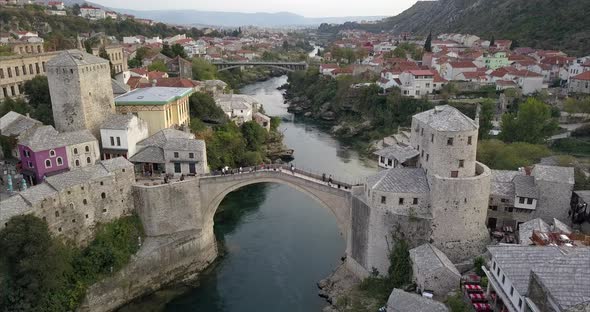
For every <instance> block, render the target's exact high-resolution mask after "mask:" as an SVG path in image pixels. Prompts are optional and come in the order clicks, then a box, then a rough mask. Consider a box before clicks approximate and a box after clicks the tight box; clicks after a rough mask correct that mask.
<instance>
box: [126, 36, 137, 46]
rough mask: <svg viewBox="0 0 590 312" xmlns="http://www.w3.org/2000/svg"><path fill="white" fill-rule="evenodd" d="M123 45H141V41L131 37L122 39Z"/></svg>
mask: <svg viewBox="0 0 590 312" xmlns="http://www.w3.org/2000/svg"><path fill="white" fill-rule="evenodd" d="M123 43H124V44H137V43H141V39H139V38H137V37H135V36H133V37H123Z"/></svg>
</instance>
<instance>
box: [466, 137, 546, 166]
mask: <svg viewBox="0 0 590 312" xmlns="http://www.w3.org/2000/svg"><path fill="white" fill-rule="evenodd" d="M549 155H551V151H550V150H549V149H548V148H547V147H546V146H545V145H536V144H529V143H512V144H506V143H504V142H502V141H500V140H482V141H480V142H479V144H478V145H477V160H478V161H479V162H482V163H484V164H486V165H487V166H488V167H490V168H492V169H499V170H516V169H518V168H520V167H526V166H530V165H534V164H536V163H537V162H539V161H540V160H541V158H543V157H547V156H549Z"/></svg>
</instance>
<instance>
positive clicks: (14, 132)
mask: <svg viewBox="0 0 590 312" xmlns="http://www.w3.org/2000/svg"><path fill="white" fill-rule="evenodd" d="M42 125H43V123H41V122H40V121H38V120H36V119H33V118H31V117H29V116H23V115H21V114H19V113H16V112H13V111H10V112H8V113H7V114H6V115H4V116H2V117H0V136H3V137H5V138H9V140H10V141H12V142H13V143H16V142H17V141H18V139H19V138H21V137H24V136H25V135H26V134H27V133H28V132H29V131H32V130H33V129H35V128H37V127H40V126H42ZM12 148H13V150H12V157H14V158H19V157H20V156H19V154H18V148H17V146H16V144H15V145H14V146H12ZM5 156H8V155H5Z"/></svg>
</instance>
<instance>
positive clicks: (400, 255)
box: [388, 239, 412, 288]
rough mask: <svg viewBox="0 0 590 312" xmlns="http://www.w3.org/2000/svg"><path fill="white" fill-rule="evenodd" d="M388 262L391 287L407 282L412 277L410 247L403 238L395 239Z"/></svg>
mask: <svg viewBox="0 0 590 312" xmlns="http://www.w3.org/2000/svg"><path fill="white" fill-rule="evenodd" d="M389 262H390V265H389V269H388V274H389V278H390V279H391V285H392V286H393V287H392V288H398V287H401V286H403V285H405V284H407V283H409V282H410V280H411V278H412V262H411V261H410V249H409V247H408V243H407V242H406V241H405V240H403V239H398V240H396V242H395V246H394V247H393V251H392V252H391V253H390V255H389Z"/></svg>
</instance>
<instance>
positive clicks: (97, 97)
mask: <svg viewBox="0 0 590 312" xmlns="http://www.w3.org/2000/svg"><path fill="white" fill-rule="evenodd" d="M47 79H48V81H49V91H50V94H51V104H52V108H53V118H54V120H55V127H56V129H57V130H59V131H75V130H82V129H88V130H90V131H91V132H92V134H93V135H94V136H96V137H97V138H98V137H99V131H100V130H99V127H100V124H101V123H102V122H103V121H104V120H105V119H106V118H107V117H108V116H109V115H111V114H114V113H115V102H114V99H113V88H112V85H111V75H110V66H109V61H108V60H105V59H102V58H100V57H97V56H94V55H91V54H88V53H85V52H82V51H79V50H67V51H64V52H62V53H60V54H59V55H58V56H56V57H55V58H53V59H51V60H50V61H49V62H47Z"/></svg>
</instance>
